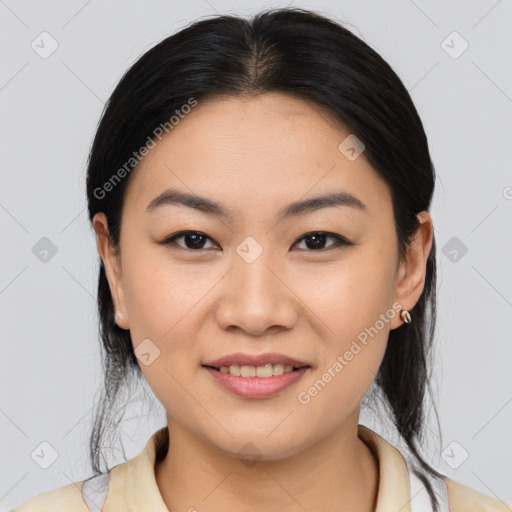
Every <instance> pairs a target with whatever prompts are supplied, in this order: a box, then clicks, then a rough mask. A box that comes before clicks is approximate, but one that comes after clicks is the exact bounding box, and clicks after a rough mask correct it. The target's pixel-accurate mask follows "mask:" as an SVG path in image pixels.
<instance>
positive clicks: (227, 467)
mask: <svg viewBox="0 0 512 512" xmlns="http://www.w3.org/2000/svg"><path fill="white" fill-rule="evenodd" d="M169 420H171V421H169ZM357 421H358V412H357V415H354V416H353V417H351V418H349V419H348V420H347V421H346V422H345V423H343V424H342V425H341V426H340V427H339V428H338V429H337V430H336V431H334V432H332V433H330V434H329V435H327V436H326V437H324V438H323V439H321V440H320V441H319V442H318V443H316V444H314V445H312V446H309V447H307V448H305V449H304V450H302V451H300V452H298V453H295V454H293V455H291V456H289V457H286V458H282V459H278V460H264V459H259V460H257V461H253V462H252V463H251V462H248V461H245V462H243V461H241V460H240V458H238V457H237V456H236V454H235V455H232V454H228V453H226V452H225V451H223V450H220V449H219V448H218V447H216V446H214V445H212V444H210V443H208V442H207V441H205V440H204V439H201V438H198V437H197V436H195V435H194V434H193V433H191V432H190V431H188V430H186V429H184V428H182V426H181V425H179V424H177V423H176V422H174V421H172V419H171V418H168V429H169V438H170V442H169V449H168V451H167V454H166V455H165V457H164V459H163V460H162V461H160V462H158V463H156V465H155V477H156V481H157V485H158V487H159V490H160V493H161V495H162V498H163V500H164V502H165V504H166V506H167V508H168V509H169V510H170V511H176V510H195V509H197V510H201V511H204V512H216V511H219V512H220V511H221V510H222V511H225V510H226V509H228V510H244V511H247V512H253V511H254V512H256V511H259V510H262V509H264V510H268V511H270V512H274V511H275V512H278V511H279V512H282V511H284V510H286V511H290V512H291V511H297V512H298V511H304V510H315V512H327V511H329V512H333V511H336V512H342V511H343V512H348V511H353V510H358V511H361V512H374V510H375V507H376V502H377V493H378V481H379V467H378V462H377V460H376V458H375V457H374V455H373V453H372V451H371V449H370V448H369V447H368V446H367V445H366V444H365V443H364V442H363V441H362V440H361V439H360V438H359V437H358V436H357Z"/></svg>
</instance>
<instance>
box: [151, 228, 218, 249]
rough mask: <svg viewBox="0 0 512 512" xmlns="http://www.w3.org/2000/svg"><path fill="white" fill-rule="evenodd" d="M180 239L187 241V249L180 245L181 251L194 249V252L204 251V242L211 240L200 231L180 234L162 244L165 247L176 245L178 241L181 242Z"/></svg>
mask: <svg viewBox="0 0 512 512" xmlns="http://www.w3.org/2000/svg"><path fill="white" fill-rule="evenodd" d="M180 238H183V240H184V241H185V247H183V246H181V245H179V244H177V245H178V247H179V248H180V249H185V250H187V249H192V250H202V249H204V248H205V247H204V242H205V240H206V239H208V240H211V238H210V237H209V236H206V235H205V234H204V233H201V232H200V231H181V232H179V233H176V234H174V235H172V236H170V237H168V238H166V239H165V240H163V241H162V242H160V243H161V244H163V245H173V244H174V245H176V240H179V239H180Z"/></svg>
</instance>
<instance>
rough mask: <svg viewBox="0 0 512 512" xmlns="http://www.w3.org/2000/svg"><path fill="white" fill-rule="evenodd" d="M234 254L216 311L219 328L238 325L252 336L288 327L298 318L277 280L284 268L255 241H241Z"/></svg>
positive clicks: (281, 282) (267, 250) (288, 295)
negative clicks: (269, 329) (225, 286)
mask: <svg viewBox="0 0 512 512" xmlns="http://www.w3.org/2000/svg"><path fill="white" fill-rule="evenodd" d="M248 238H250V237H248ZM236 252H237V253H236V254H234V255H233V268H232V270H231V272H230V273H229V278H228V280H227V281H226V284H227V289H225V290H224V292H223V293H222V298H221V301H220V304H219V305H218V308H217V312H216V314H217V322H218V324H219V326H220V327H223V328H227V327H230V326H237V327H239V328H241V329H243V330H245V331H247V332H250V333H251V334H255V335H256V334H261V333H263V332H264V331H265V330H266V329H267V328H269V327H272V326H278V325H280V326H286V327H288V328H289V327H290V326H291V325H292V324H293V322H295V321H296V316H297V315H296V311H295V308H294V305H293V301H292V300H291V297H290V294H289V293H287V287H286V286H285V284H284V283H283V281H285V279H284V276H283V277H282V278H281V279H280V278H279V273H280V272H282V270H281V269H282V268H283V266H282V265H280V264H279V262H277V258H276V257H275V255H274V254H273V253H272V252H271V250H270V249H268V248H267V247H265V248H264V247H262V246H261V245H260V244H258V243H257V242H256V241H255V240H254V239H252V240H250V239H249V240H247V239H246V240H244V242H242V243H241V244H240V245H239V246H238V247H237V250H236Z"/></svg>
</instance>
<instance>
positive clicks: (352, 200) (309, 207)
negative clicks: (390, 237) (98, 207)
mask: <svg viewBox="0 0 512 512" xmlns="http://www.w3.org/2000/svg"><path fill="white" fill-rule="evenodd" d="M165 205H178V206H187V207H189V208H194V209H195V210H199V211H200V212H203V213H206V214H208V215H214V216H216V217H221V218H225V219H227V220H233V217H234V215H233V212H232V211H231V210H230V209H228V208H226V207H225V206H223V205H221V204H220V203H217V202H215V201H213V200H211V199H208V198H207V197H201V196H198V195H195V194H188V193H185V192H181V191H179V190H177V189H174V188H169V189H166V190H164V192H162V193H161V194H160V195H158V196H157V197H155V198H154V199H152V200H151V202H150V203H149V204H148V205H147V207H146V211H147V212H152V211H154V210H156V209H157V208H160V207H162V206H165ZM339 206H348V207H351V208H355V209H357V210H360V211H363V212H366V211H367V206H366V205H365V204H364V203H363V202H362V201H361V200H360V199H358V198H357V197H356V196H354V195H352V194H350V193H349V192H345V191H343V190H340V191H337V192H330V193H328V194H324V195H321V196H316V197H312V198H309V199H304V200H301V201H294V202H293V203H290V204H289V205H287V206H285V207H283V208H281V209H280V210H279V211H278V213H277V216H276V217H277V219H278V220H279V221H281V220H284V219H287V218H289V217H294V216H298V215H304V214H306V213H309V212H313V211H315V210H320V209H321V208H330V207H339Z"/></svg>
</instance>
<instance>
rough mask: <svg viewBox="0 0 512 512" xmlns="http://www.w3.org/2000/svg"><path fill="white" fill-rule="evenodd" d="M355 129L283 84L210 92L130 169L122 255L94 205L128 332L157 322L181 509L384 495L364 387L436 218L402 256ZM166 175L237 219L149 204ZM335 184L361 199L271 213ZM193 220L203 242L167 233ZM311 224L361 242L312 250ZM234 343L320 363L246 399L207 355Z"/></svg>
mask: <svg viewBox="0 0 512 512" xmlns="http://www.w3.org/2000/svg"><path fill="white" fill-rule="evenodd" d="M349 133H350V132H349V131H347V130H345V129H344V128H343V126H341V124H339V123H336V122H335V121H334V120H333V119H332V118H330V117H329V116H328V115H327V114H326V113H325V112H322V111H321V110H320V109H319V108H318V107H317V106H315V105H314V104H312V103H308V102H305V101H304V100H300V99H297V98H293V97H290V96H287V95H283V94H278V93H270V94H265V95H262V96H258V97H256V98H254V97H253V98H231V97H228V98H226V97H222V98H216V99H213V100H211V99H210V100H208V101H204V102H199V104H198V106H197V107H195V108H194V109H193V111H192V112H191V113H190V114H188V115H187V116H186V117H185V118H184V119H183V120H182V121H180V123H179V125H177V126H176V127H175V128H174V129H173V131H172V132H171V133H170V134H169V135H167V136H166V137H165V138H164V139H163V140H162V141H161V142H159V143H158V144H157V145H156V147H155V148H154V149H152V150H151V151H150V152H149V153H148V155H147V156H146V157H145V158H144V160H143V161H142V162H141V163H140V164H139V166H138V167H137V169H136V170H134V171H132V175H131V176H130V178H129V179H130V183H129V186H128V188H127V191H126V198H125V203H124V207H123V212H122V225H121V239H120V245H121V255H120V257H119V258H117V257H116V256H115V255H114V253H113V251H112V246H111V245H110V243H109V240H108V237H107V234H108V231H107V220H106V218H105V215H104V214H103V213H98V214H97V215H96V216H95V217H94V220H93V225H94V229H95V231H96V233H97V243H98V250H99V253H100V255H101V258H102V260H103V262H104V264H105V268H106V271H107V277H108V280H109V284H110V289H111V292H112V297H113V300H114V304H115V308H116V310H117V311H119V313H120V314H119V316H118V317H117V322H118V325H119V326H120V327H122V328H124V329H129V330H130V332H131V338H132V342H133V345H134V347H137V346H138V345H139V344H140V343H141V342H142V340H145V339H148V338H149V339H150V340H151V341H152V343H154V344H155V345H156V346H157V347H158V348H159V350H160V355H159V356H158V357H157V358H156V359H155V360H154V361H153V362H152V363H151V364H150V365H148V366H145V365H140V366H141V369H142V371H143V373H144V376H145V378H146V379H147V381H148V384H149V385H150V387H151V389H152V390H153V392H154V393H155V395H156V397H157V398H158V399H159V400H160V402H161V403H162V404H163V406H164V407H165V409H166V411H167V420H168V425H169V432H170V440H171V441H170V444H171V449H170V450H169V452H168V454H167V456H166V457H165V459H164V460H163V461H162V462H161V463H160V464H158V465H157V466H156V467H155V476H156V480H157V484H158V487H159V489H160V492H161V494H162V497H163V499H164V501H165V504H166V505H167V507H168V508H169V509H170V510H173V511H177V510H188V509H189V508H190V507H196V508H197V509H198V510H201V511H220V510H223V511H224V510H226V509H228V510H243V511H247V512H252V511H259V510H262V509H265V510H270V511H276V512H277V511H280V512H282V511H290V512H292V511H293V512H295V511H303V510H304V509H306V510H308V511H315V512H320V511H322V512H324V511H325V512H327V511H331V512H332V511H334V510H336V511H354V510H358V511H367V512H370V511H373V510H374V509H375V504H376V499H377V492H378V478H379V468H378V463H377V462H376V460H375V458H374V456H373V455H372V452H371V450H370V449H369V447H368V446H367V445H366V444H365V443H364V442H363V441H362V440H361V439H360V438H359V437H358V436H357V425H358V418H359V410H360V404H361V400H362V399H363V397H364V395H365V393H366V391H367V390H368V388H369V387H370V385H371V383H372V381H373V379H374V377H375V375H376V373H377V372H378V368H379V366H380V364H381V362H382V358H383V356H384V352H385V349H386V343H387V339H388V335H389V331H390V330H391V329H396V328H401V329H406V328H407V325H405V326H404V325H402V324H403V321H402V320H401V318H400V316H399V314H398V312H396V311H394V310H393V309H392V305H393V304H394V303H397V302H398V303H399V304H400V305H401V307H402V308H404V309H408V310H410V309H412V307H413V306H414V305H415V304H416V302H417V300H418V299H419V297H420V295H421V292H422V290H423V287H424V281H425V272H426V261H427V257H428V254H429V252H430V248H431V245H432V229H433V227H432V219H431V217H430V215H429V213H428V212H421V214H419V215H418V218H419V220H420V222H421V224H420V228H419V230H418V232H417V236H416V238H415V240H414V242H413V243H412V245H411V246H410V247H409V249H408V252H407V257H406V258H405V259H404V260H401V261H400V260H399V256H398V249H397V239H396V233H395V225H394V218H393V211H392V203H391V194H390V190H389V188H388V187H387V185H386V183H385V182H384V181H383V180H382V179H381V178H380V176H379V175H378V173H377V172H376V171H375V170H374V169H373V168H372V167H371V166H370V164H369V163H368V161H367V160H366V158H365V156H364V152H363V153H362V154H361V155H360V156H359V157H358V158H357V159H356V160H354V161H350V160H349V159H347V158H346V157H345V155H344V154H342V153H341V152H340V150H339V149H338V145H339V144H340V142H341V141H342V140H343V139H344V138H345V137H346V136H347V135H348V134H349ZM168 187H174V188H177V189H179V190H180V191H184V192H192V193H194V194H198V195H201V196H206V197H208V198H210V199H212V200H214V201H217V202H219V203H221V204H222V205H224V206H225V207H226V208H229V209H231V210H233V219H232V220H229V221H228V220H225V219H223V220H221V219H219V218H216V217H213V216H209V215H207V214H205V213H202V212H199V211H197V210H195V209H192V208H188V207H184V206H177V205H166V206H163V207H161V208H158V209H157V210H155V211H154V212H152V213H148V212H146V211H145V209H146V206H147V205H148V203H149V202H150V201H151V200H152V199H153V198H155V197H156V196H158V195H159V194H160V193H161V192H163V191H164V190H165V189H167V188H168ZM338 190H345V191H348V192H350V193H352V194H353V195H355V196H356V197H357V198H359V199H360V200H361V201H362V202H363V203H365V204H366V206H367V208H366V210H365V211H360V210H357V209H355V208H351V207H347V206H340V207H329V208H323V209H320V210H316V211H314V212H309V213H307V214H304V215H300V216H296V217H292V218H289V219H286V220H282V221H279V222H277V221H276V218H275V215H276V213H277V212H278V210H279V209H280V208H282V207H283V206H285V205H288V204H289V203H291V202H293V201H297V200H300V199H304V198H306V197H307V198H309V197H312V196H314V195H319V194H323V193H326V192H332V191H338ZM182 230H192V231H199V232H201V233H203V234H204V235H206V237H209V238H203V239H202V240H203V244H204V245H203V246H201V245H200V247H203V249H201V250H199V249H195V248H194V247H195V246H194V245H193V244H194V240H193V239H192V241H191V240H190V238H187V237H185V238H183V237H182V238H180V239H178V240H177V241H175V243H174V245H168V246H165V245H162V244H159V243H158V242H160V241H162V240H164V239H165V238H166V237H168V236H169V235H172V234H174V233H177V232H178V231H182ZM311 231H322V232H328V233H334V234H337V235H340V236H343V237H345V238H346V239H348V240H349V241H352V242H354V243H355V245H352V246H349V245H347V246H343V245H341V246H336V240H335V239H332V238H330V237H328V238H326V239H325V242H324V245H320V246H319V249H315V247H314V243H309V244H307V240H308V239H304V238H303V237H304V235H305V234H306V233H309V232H311ZM247 236H251V237H253V238H254V239H255V240H256V241H257V242H258V244H259V245H260V246H261V247H262V249H263V252H262V253H261V255H260V256H259V257H258V258H257V259H256V260H255V261H254V262H252V263H250V264H249V263H247V262H246V261H245V260H244V259H243V258H241V257H240V256H239V254H238V253H237V252H236V249H237V247H238V246H239V244H240V243H241V242H242V241H243V240H244V239H245V238H246V237H247ZM309 240H310V239H309ZM194 251H195V252H194ZM388 310H391V311H394V313H395V314H394V317H393V318H392V319H391V320H389V321H388V322H387V323H385V326H384V328H382V329H381V330H380V331H379V332H378V334H377V335H375V336H374V337H373V338H369V342H368V344H367V345H366V346H364V348H363V349H362V350H361V351H360V352H359V353H358V354H357V355H356V356H354V358H353V359H352V360H351V361H350V362H349V363H348V364H347V365H346V366H345V367H344V368H343V370H342V371H341V372H339V373H338V374H337V375H336V377H335V378H333V379H332V380H331V381H330V382H329V383H328V384H327V385H326V386H325V387H324V389H322V390H321V392H319V393H318V394H317V395H316V396H314V397H313V398H312V399H311V401H310V402H309V403H308V404H301V403H299V401H298V399H297V395H298V393H299V392H301V391H305V390H307V389H308V388H309V387H310V386H312V385H313V383H314V382H316V381H317V380H318V379H320V378H321V376H322V374H323V373H324V372H325V371H327V369H328V368H329V367H332V365H333V363H334V362H335V361H336V360H337V356H338V355H343V354H344V353H345V352H346V351H347V350H348V349H349V348H350V346H351V343H352V342H353V340H355V339H356V338H357V335H358V334H359V333H360V332H362V331H364V329H365V328H368V327H370V326H373V325H374V324H375V322H376V320H378V319H379V317H380V315H381V314H383V313H385V312H386V311H388ZM412 321H413V322H414V317H413V318H412ZM234 352H246V353H250V354H259V353H263V352H279V353H282V354H285V355H288V356H291V357H294V358H296V359H299V360H301V361H304V362H307V363H308V364H310V365H311V367H312V368H311V369H310V370H308V372H307V373H306V374H305V375H304V376H303V377H302V378H301V380H300V381H299V382H298V383H296V384H294V385H293V386H292V387H290V388H288V389H286V390H284V391H283V392H281V393H280V394H278V395H277V396H273V397H270V398H266V399H246V398H241V397H238V396H236V395H233V394H231V393H230V392H228V391H226V390H225V389H224V388H222V387H220V386H219V385H218V384H217V383H216V382H215V381H214V379H213V378H212V377H211V375H210V374H209V373H208V372H207V371H206V370H204V368H202V366H201V365H202V363H204V362H207V361H211V360H213V359H217V358H218V357H221V356H223V355H227V354H231V353H234ZM247 442H251V443H253V444H254V445H255V446H256V447H257V449H258V450H259V452H260V453H261V458H260V459H259V460H258V461H257V462H256V463H255V464H254V465H252V466H250V467H249V466H248V465H246V464H245V463H244V462H243V461H242V460H241V458H240V457H238V456H237V454H238V452H239V450H240V449H241V448H242V447H243V446H244V445H245V444H246V443H247ZM201 500H202V501H201Z"/></svg>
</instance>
